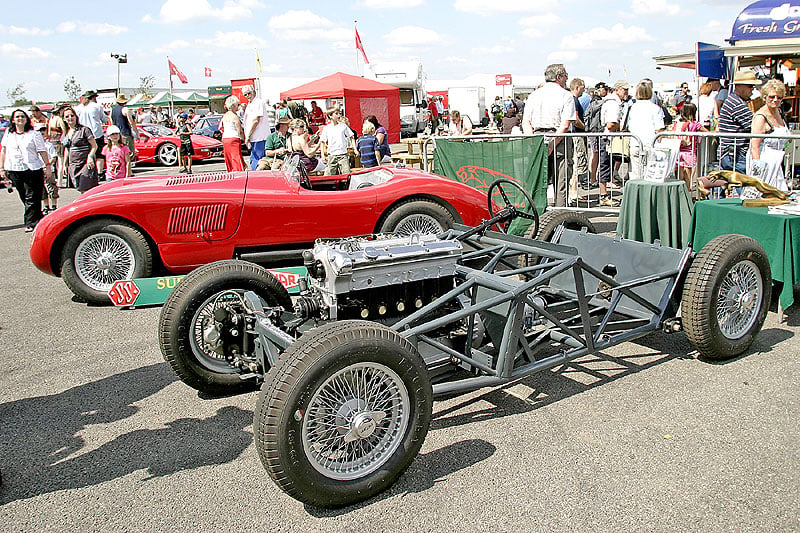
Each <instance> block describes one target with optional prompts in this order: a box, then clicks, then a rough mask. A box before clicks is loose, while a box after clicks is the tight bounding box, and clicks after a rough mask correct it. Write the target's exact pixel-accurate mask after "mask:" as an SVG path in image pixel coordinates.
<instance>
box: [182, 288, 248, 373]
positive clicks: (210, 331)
mask: <svg viewBox="0 0 800 533" xmlns="http://www.w3.org/2000/svg"><path fill="white" fill-rule="evenodd" d="M240 292H242V291H233V290H227V291H224V292H223V293H216V294H213V295H211V296H210V297H209V298H207V299H206V300H205V301H204V302H203V303H202V304H200V306H199V307H198V308H197V311H195V313H194V316H193V317H192V321H191V325H192V334H191V336H190V337H189V344H190V345H191V347H192V352H193V353H194V354H195V355H196V356H197V360H198V361H199V362H200V364H202V365H203V366H205V367H206V368H208V369H210V370H213V371H215V372H222V373H230V372H233V369H232V368H231V365H229V364H228V361H227V360H226V359H225V353H224V349H223V346H222V338H221V330H220V328H219V326H218V325H217V322H216V320H215V319H214V311H216V310H217V309H220V308H229V307H230V306H232V305H238V304H240V302H241V295H240Z"/></svg>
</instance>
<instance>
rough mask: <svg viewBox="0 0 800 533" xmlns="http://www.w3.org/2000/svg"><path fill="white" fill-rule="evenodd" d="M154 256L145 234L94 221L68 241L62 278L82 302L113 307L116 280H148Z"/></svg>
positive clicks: (120, 224) (118, 225) (121, 225)
mask: <svg viewBox="0 0 800 533" xmlns="http://www.w3.org/2000/svg"><path fill="white" fill-rule="evenodd" d="M152 271H153V254H152V251H151V249H150V245H149V244H148V242H147V239H145V237H144V235H143V234H142V232H141V231H139V230H138V229H136V228H134V227H133V226H129V225H128V224H125V223H122V222H117V221H114V220H94V221H92V222H89V223H88V224H85V225H84V226H81V227H79V228H78V229H77V230H76V231H74V232H73V233H72V234H71V235H70V236H69V237H68V238H67V241H66V243H65V245H64V250H63V252H62V254H61V277H62V278H64V283H66V284H67V287H69V288H70V290H71V291H72V292H73V293H74V294H75V296H77V297H78V298H80V299H81V300H83V301H85V302H88V303H92V304H109V303H111V302H110V300H109V299H108V291H109V290H110V289H111V286H112V285H113V284H114V282H116V281H120V280H124V279H133V278H146V277H148V276H150V274H151V273H152Z"/></svg>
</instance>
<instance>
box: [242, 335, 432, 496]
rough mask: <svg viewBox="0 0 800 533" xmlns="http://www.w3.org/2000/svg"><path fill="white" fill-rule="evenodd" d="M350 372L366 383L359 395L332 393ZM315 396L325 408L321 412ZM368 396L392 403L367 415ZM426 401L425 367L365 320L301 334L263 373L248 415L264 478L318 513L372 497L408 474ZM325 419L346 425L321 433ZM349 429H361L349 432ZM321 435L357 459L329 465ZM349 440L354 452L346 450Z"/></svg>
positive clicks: (426, 418)
mask: <svg viewBox="0 0 800 533" xmlns="http://www.w3.org/2000/svg"><path fill="white" fill-rule="evenodd" d="M360 372H363V373H361V374H360ZM359 376H360V377H363V378H366V379H368V380H370V381H368V386H367V387H364V388H361V389H358V388H356V390H361V391H365V393H364V394H361V395H359V397H355V396H356V395H354V394H346V393H342V394H340V395H337V393H336V392H332V391H335V390H336V386H335V385H336V384H341V383H352V380H353V379H358V377H359ZM381 384H382V386H379V385H381ZM329 385H330V386H329ZM326 387H327V388H326ZM351 390H352V389H351ZM321 391H324V393H325V403H326V404H327V407H328V408H327V409H323V408H321V407H320V403H322V399H321V397H320V394H321ZM373 391H380V392H381V393H391V394H392V395H393V396H394V397H395V398H396V401H395V402H393V403H392V404H391V405H390V406H389V411H390V412H389V413H388V414H387V412H386V411H377V410H373V411H369V407H370V403H369V401H368V400H370V399H372V400H375V399H376V398H375V397H374V396H370V395H369V393H371V392H373ZM404 394H405V396H403V395H404ZM395 395H396V396H395ZM378 399H380V400H381V402H383V401H384V400H383V398H378ZM318 400H319V402H320V403H317V401H318ZM348 404H352V405H353V406H356V405H358V406H359V407H354V408H353V409H348ZM432 404H433V397H432V389H431V383H430V378H429V376H428V371H427V369H426V367H425V363H424V362H423V360H422V358H421V357H420V356H419V354H418V353H417V351H416V350H415V349H414V347H413V346H412V345H411V343H409V342H408V341H407V340H406V339H404V338H403V337H401V336H400V335H398V334H397V332H395V331H393V330H391V329H389V328H387V327H386V326H383V325H380V324H376V323H374V322H365V321H342V322H336V323H330V324H326V325H325V326H322V327H320V328H318V329H316V330H314V331H312V332H310V333H308V334H306V335H305V336H303V337H301V338H300V340H299V341H298V342H296V343H295V344H293V345H292V346H291V347H290V348H289V349H288V350H286V353H285V354H284V356H283V357H281V359H280V360H279V361H278V364H277V365H275V367H273V368H272V369H271V370H270V372H269V375H268V376H267V379H266V381H265V386H264V388H263V390H262V391H261V393H260V395H259V399H258V404H257V406H256V411H255V419H254V424H253V428H254V433H255V440H256V450H258V455H259V457H260V458H261V462H262V463H263V465H264V467H265V468H266V469H267V472H268V473H269V475H270V477H272V479H273V480H274V481H275V483H277V484H278V486H279V487H280V488H281V489H282V490H283V491H284V492H286V493H287V494H289V495H290V496H292V497H293V498H295V499H297V500H299V501H301V502H304V503H307V504H310V505H313V506H317V507H341V506H343V505H349V504H353V503H356V502H359V501H362V500H365V499H367V498H370V497H371V496H373V495H375V494H377V493H379V492H381V491H382V490H384V489H385V488H387V487H388V486H389V485H391V484H392V483H393V482H394V481H395V480H396V479H397V478H398V477H399V476H400V475H401V474H402V473H403V472H404V471H405V469H406V468H408V465H409V464H411V461H412V460H413V459H414V457H416V455H417V454H418V453H419V450H420V448H421V447H422V443H423V441H424V440H425V436H426V435H427V432H428V427H429V426H430V421H431V410H432ZM379 413H380V414H381V415H383V416H382V417H381V419H380V420H378V421H376V420H375V417H376V415H378V414H379ZM406 414H407V416H406ZM337 415H338V416H337ZM326 418H327V419H328V420H325V419H326ZM359 419H360V420H359ZM331 420H336V421H337V422H342V423H344V424H346V425H339V426H337V427H336V428H335V429H333V430H331V431H330V433H329V434H325V433H320V428H322V427H330V426H327V425H326V423H325V422H329V421H331ZM359 422H360V423H361V424H362V425H361V427H360V428H359V427H358V426H356V424H357V423H359ZM370 424H372V425H373V427H372V429H370ZM357 429H361V431H362V433H366V432H367V431H369V433H368V434H362V435H361V436H358V435H357V434H356V430H357ZM315 437H316V439H317V440H315ZM348 437H349V438H351V440H350V441H349V442H348V441H347V440H346V439H347V438H348ZM320 438H323V439H325V440H326V441H327V440H328V438H332V439H336V440H337V441H338V442H337V443H336V447H337V450H338V451H339V452H341V451H342V450H348V451H353V452H357V453H360V456H357V457H355V458H352V460H350V461H337V457H336V452H337V450H331V449H320V446H319V445H320V442H319V439H320ZM353 442H354V443H358V444H359V446H360V447H359V448H358V449H355V447H356V446H355V444H354V445H353V448H349V449H348V446H349V444H350V443H353ZM348 457H350V456H348ZM326 459H329V460H326ZM370 461H371V462H370Z"/></svg>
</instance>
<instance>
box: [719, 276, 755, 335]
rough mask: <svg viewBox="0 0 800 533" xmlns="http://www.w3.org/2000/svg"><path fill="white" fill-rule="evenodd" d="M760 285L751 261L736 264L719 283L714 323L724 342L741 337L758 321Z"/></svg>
mask: <svg viewBox="0 0 800 533" xmlns="http://www.w3.org/2000/svg"><path fill="white" fill-rule="evenodd" d="M763 298H764V285H763V282H762V279H761V271H760V270H759V268H758V266H757V265H756V264H755V263H753V262H752V261H742V262H741V263H738V264H736V265H735V266H734V267H733V268H732V269H731V270H730V272H728V274H727V275H726V276H725V278H724V279H723V280H722V284H721V285H720V289H719V296H718V297H717V322H718V323H719V327H720V331H721V332H722V334H723V335H724V336H725V337H726V338H728V339H739V338H741V337H742V336H744V335H745V334H746V333H747V332H748V330H749V329H750V328H751V327H752V325H753V323H754V322H755V321H756V319H757V318H758V312H759V309H760V308H761V301H762V300H763Z"/></svg>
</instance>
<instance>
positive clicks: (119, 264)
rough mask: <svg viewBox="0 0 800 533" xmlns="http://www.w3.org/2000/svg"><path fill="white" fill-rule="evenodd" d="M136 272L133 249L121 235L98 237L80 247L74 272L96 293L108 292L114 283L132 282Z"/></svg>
mask: <svg viewBox="0 0 800 533" xmlns="http://www.w3.org/2000/svg"><path fill="white" fill-rule="evenodd" d="M135 269H136V258H135V256H134V253H133V249H132V248H131V246H130V245H129V244H128V243H127V242H126V241H125V239H123V238H122V237H120V236H119V235H114V234H112V233H96V234H94V235H90V236H89V237H87V238H86V239H84V240H83V241H81V243H80V244H79V245H78V248H77V250H76V253H75V271H76V272H77V274H78V278H80V280H81V281H82V282H83V283H84V284H86V285H87V286H88V287H90V288H92V289H94V290H97V291H108V290H109V289H111V285H113V283H114V282H115V281H118V280H121V279H130V278H131V277H133V273H134V271H135Z"/></svg>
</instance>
